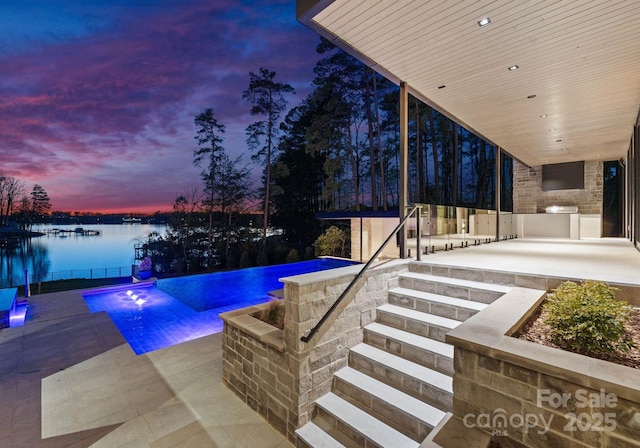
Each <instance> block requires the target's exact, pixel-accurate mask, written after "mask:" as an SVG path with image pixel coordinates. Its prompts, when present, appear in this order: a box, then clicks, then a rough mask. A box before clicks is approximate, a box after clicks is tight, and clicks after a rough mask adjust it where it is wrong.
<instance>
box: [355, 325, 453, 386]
mask: <svg viewBox="0 0 640 448" xmlns="http://www.w3.org/2000/svg"><path fill="white" fill-rule="evenodd" d="M364 340H365V342H366V343H368V344H370V345H373V346H375V347H377V348H379V349H382V350H384V351H387V352H389V353H393V354H396V355H398V356H401V357H402V358H404V359H408V360H409V361H412V362H415V363H416V364H420V365H421V366H424V367H428V368H430V369H433V370H436V371H438V372H441V373H444V374H446V375H453V346H451V345H449V344H445V343H444V342H440V341H436V340H434V339H429V338H426V337H423V336H419V335H417V334H413V333H410V332H408V331H404V330H400V329H398V328H394V327H390V326H388V325H384V324H381V323H378V322H374V323H372V324H369V325H367V326H366V327H365V328H364Z"/></svg>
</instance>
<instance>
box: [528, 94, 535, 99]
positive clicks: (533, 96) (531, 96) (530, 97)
mask: <svg viewBox="0 0 640 448" xmlns="http://www.w3.org/2000/svg"><path fill="white" fill-rule="evenodd" d="M535 97H536V95H529V96H528V97H527V99H530V100H532V99H534V98H535Z"/></svg>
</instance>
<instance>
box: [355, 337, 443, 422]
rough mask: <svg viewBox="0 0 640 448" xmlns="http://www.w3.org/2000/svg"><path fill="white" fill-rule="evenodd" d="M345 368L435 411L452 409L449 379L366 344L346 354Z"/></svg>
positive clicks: (357, 346)
mask: <svg viewBox="0 0 640 448" xmlns="http://www.w3.org/2000/svg"><path fill="white" fill-rule="evenodd" d="M349 366H350V367H352V368H354V369H356V370H359V371H360V372H362V373H365V374H366V375H369V376H370V377H372V378H375V379H377V380H379V381H382V382H383V383H386V384H388V385H390V386H393V387H395V388H397V389H398V390H400V391H402V392H404V393H407V394H409V395H411V396H413V397H415V398H418V399H419V400H422V401H424V402H425V403H428V404H430V405H432V406H435V407H436V408H438V409H440V410H442V411H447V412H450V411H452V410H453V378H452V377H451V376H450V375H445V374H443V373H441V372H437V371H435V370H433V369H430V368H428V367H424V366H421V365H420V364H416V363H415V362H412V361H409V360H407V359H404V358H401V357H399V356H396V355H394V354H391V353H389V352H386V351H384V350H381V349H379V348H376V347H374V346H372V345H369V344H358V345H356V346H355V347H353V348H352V349H351V350H350V352H349Z"/></svg>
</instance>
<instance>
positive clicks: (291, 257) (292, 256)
mask: <svg viewBox="0 0 640 448" xmlns="http://www.w3.org/2000/svg"><path fill="white" fill-rule="evenodd" d="M296 261H300V257H298V251H297V250H295V249H291V250H290V251H289V253H288V254H287V263H295V262H296Z"/></svg>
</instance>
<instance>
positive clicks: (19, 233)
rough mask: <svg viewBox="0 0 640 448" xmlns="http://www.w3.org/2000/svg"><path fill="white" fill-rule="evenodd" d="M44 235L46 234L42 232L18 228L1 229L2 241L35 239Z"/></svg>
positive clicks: (0, 238)
mask: <svg viewBox="0 0 640 448" xmlns="http://www.w3.org/2000/svg"><path fill="white" fill-rule="evenodd" d="M44 235H45V234H44V233H42V232H31V231H29V230H22V229H18V228H16V227H0V241H2V240H10V239H16V238H33V237H38V236H44Z"/></svg>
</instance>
